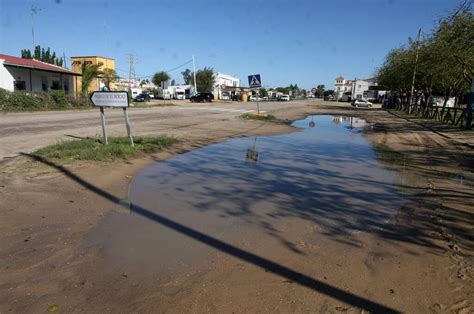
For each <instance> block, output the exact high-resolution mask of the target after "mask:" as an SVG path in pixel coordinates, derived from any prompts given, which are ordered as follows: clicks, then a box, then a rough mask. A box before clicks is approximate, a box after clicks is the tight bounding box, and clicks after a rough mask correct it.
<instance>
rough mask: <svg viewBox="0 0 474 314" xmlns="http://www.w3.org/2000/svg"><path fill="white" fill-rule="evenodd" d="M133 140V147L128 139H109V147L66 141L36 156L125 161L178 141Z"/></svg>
mask: <svg viewBox="0 0 474 314" xmlns="http://www.w3.org/2000/svg"><path fill="white" fill-rule="evenodd" d="M133 140H134V142H135V146H133V147H132V146H130V144H129V143H128V138H127V137H109V144H108V145H104V144H102V142H101V140H99V139H96V138H87V139H81V140H72V141H64V142H60V143H58V144H54V145H50V146H47V147H44V148H41V149H39V150H37V151H36V152H35V155H37V156H40V157H42V158H45V159H49V160H52V159H56V160H69V161H74V160H95V161H103V160H114V159H125V158H126V157H128V156H131V155H133V154H136V153H138V152H145V153H150V152H155V151H157V150H159V149H162V148H164V147H167V146H170V145H172V144H174V143H176V142H177V141H178V140H177V139H176V138H175V137H172V136H167V135H161V136H142V137H135V138H134V139H133Z"/></svg>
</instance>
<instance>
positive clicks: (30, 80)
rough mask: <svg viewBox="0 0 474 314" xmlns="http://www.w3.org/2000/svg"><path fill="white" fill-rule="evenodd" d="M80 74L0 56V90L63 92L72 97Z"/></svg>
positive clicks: (42, 63) (61, 68)
mask: <svg viewBox="0 0 474 314" xmlns="http://www.w3.org/2000/svg"><path fill="white" fill-rule="evenodd" d="M80 79H81V74H78V73H75V72H73V71H70V70H68V69H66V68H63V67H60V66H58V65H54V64H49V63H46V62H42V61H38V60H35V59H23V58H19V57H14V56H9V55H4V54H0V88H3V89H6V90H8V91H12V92H13V91H30V92H47V91H50V90H64V91H65V92H66V94H68V95H70V96H73V95H74V94H75V89H76V86H77V81H78V80H80Z"/></svg>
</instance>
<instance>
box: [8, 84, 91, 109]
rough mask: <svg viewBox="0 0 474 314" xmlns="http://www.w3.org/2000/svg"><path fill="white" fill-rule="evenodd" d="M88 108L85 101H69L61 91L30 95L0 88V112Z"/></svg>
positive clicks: (29, 93)
mask: <svg viewBox="0 0 474 314" xmlns="http://www.w3.org/2000/svg"><path fill="white" fill-rule="evenodd" d="M90 108H92V106H91V105H90V104H89V103H87V101H85V100H83V101H81V100H75V99H71V98H69V97H68V95H66V93H65V92H64V91H62V90H53V91H49V92H42V93H32V92H26V91H15V92H10V91H7V90H5V89H2V88H0V112H12V111H13V112H14V111H46V110H67V109H90Z"/></svg>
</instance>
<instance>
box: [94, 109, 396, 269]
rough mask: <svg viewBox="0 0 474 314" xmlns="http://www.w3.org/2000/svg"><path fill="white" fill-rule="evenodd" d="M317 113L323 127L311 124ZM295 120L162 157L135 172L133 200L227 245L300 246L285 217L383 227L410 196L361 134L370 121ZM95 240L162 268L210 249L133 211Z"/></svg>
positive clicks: (128, 259)
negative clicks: (268, 131) (271, 242)
mask: <svg viewBox="0 0 474 314" xmlns="http://www.w3.org/2000/svg"><path fill="white" fill-rule="evenodd" d="M311 121H313V122H314V123H315V125H317V126H318V127H317V128H308V126H309V123H310V122H311ZM293 125H294V126H295V127H298V128H301V129H302V130H301V131H297V132H293V133H290V134H284V135H278V136H262V137H258V139H257V138H238V139H231V140H228V141H226V142H223V143H220V144H216V145H211V146H207V147H204V148H201V149H197V150H194V151H192V152H189V153H185V154H182V155H177V156H175V157H173V158H172V159H170V160H167V161H164V162H157V163H156V164H154V165H152V166H150V167H148V168H146V169H144V170H143V171H141V172H140V173H138V174H137V175H136V176H135V178H134V180H133V182H132V184H131V186H130V191H129V199H130V201H131V202H132V204H136V205H137V206H141V207H143V208H146V209H147V210H149V211H153V212H156V213H159V215H161V216H164V217H166V218H169V219H171V220H173V221H176V222H178V223H180V224H183V225H186V226H188V227H191V228H193V229H195V230H199V231H201V232H204V233H205V234H207V235H210V236H212V237H215V238H218V239H220V240H223V241H225V242H227V243H234V244H237V245H238V244H239V243H242V242H245V241H257V240H256V239H259V238H261V236H262V234H264V235H266V236H270V237H272V238H274V239H276V240H277V241H278V242H279V243H281V245H282V247H284V248H286V249H288V250H290V251H292V252H296V253H298V252H299V251H298V249H297V248H296V247H295V245H294V244H293V243H292V242H291V241H290V240H288V238H287V235H286V233H285V231H283V229H282V228H281V225H282V224H284V222H285V221H286V219H303V220H304V221H306V222H308V221H309V222H313V223H315V224H317V225H318V226H320V227H321V228H322V230H323V232H324V233H327V234H332V235H334V236H335V237H336V236H337V237H346V238H347V239H349V240H350V238H351V237H350V233H352V232H355V231H359V232H360V231H371V230H375V229H380V228H383V226H384V225H385V224H386V223H387V221H388V220H389V219H390V218H391V217H392V216H393V215H394V214H395V213H396V212H397V210H398V209H399V208H400V207H401V206H402V205H403V203H404V201H403V199H402V198H401V197H400V196H399V194H398V193H397V191H396V190H395V188H394V186H393V183H394V180H395V174H394V172H393V171H392V170H390V169H386V168H383V167H382V166H381V165H379V162H378V161H377V158H376V155H375V153H374V151H373V150H372V146H371V145H370V144H369V143H368V142H367V140H366V139H365V138H364V137H363V136H362V135H361V131H362V130H363V129H364V128H365V127H367V124H366V123H365V121H363V120H361V119H356V118H353V119H350V118H347V117H331V116H314V117H313V116H311V117H308V118H307V119H304V120H299V121H296V122H295V123H294V124H293ZM358 130H359V131H358ZM257 142H258V148H257ZM262 154H264V155H265V158H264V159H262V158H261V157H262ZM244 155H245V159H244V158H243V156H244ZM249 161H250V162H249ZM90 239H91V241H92V242H93V243H100V245H101V246H103V247H104V253H105V254H106V255H107V256H109V257H110V259H111V260H113V261H114V262H115V263H125V264H127V265H133V266H134V267H137V266H139V267H140V268H147V267H150V268H152V269H154V270H156V268H158V269H160V270H164V269H168V268H172V267H175V265H182V264H186V263H187V262H189V261H190V260H195V259H196V258H197V257H198V256H201V255H203V254H206V252H209V250H210V249H209V248H207V247H205V246H204V245H202V244H199V243H197V242H196V241H193V240H192V239H189V238H186V237H185V236H183V235H180V234H177V233H175V232H173V231H172V230H168V229H166V228H165V227H162V226H160V225H157V224H155V223H154V222H153V221H149V220H147V219H145V218H143V217H141V216H139V215H134V214H133V213H132V214H131V215H124V214H122V213H118V212H112V213H111V214H110V215H108V216H107V217H106V218H105V219H104V220H103V221H102V222H101V223H100V225H99V226H98V227H97V228H96V229H95V230H94V231H93V232H92V233H91V236H90ZM156 261H159V263H156Z"/></svg>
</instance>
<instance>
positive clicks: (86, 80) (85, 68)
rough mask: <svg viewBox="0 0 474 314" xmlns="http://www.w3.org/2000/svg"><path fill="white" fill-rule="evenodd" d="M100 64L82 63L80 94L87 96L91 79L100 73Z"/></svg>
mask: <svg viewBox="0 0 474 314" xmlns="http://www.w3.org/2000/svg"><path fill="white" fill-rule="evenodd" d="M99 67H100V65H98V64H87V65H86V64H82V82H81V91H82V96H84V97H87V94H88V89H89V86H90V85H91V83H92V81H93V80H94V79H95V78H96V77H97V76H98V75H99V74H100V71H99Z"/></svg>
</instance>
